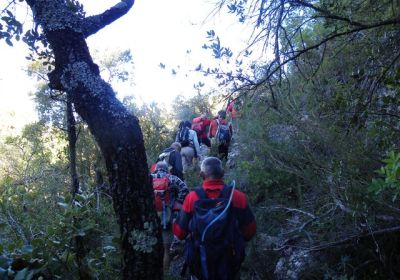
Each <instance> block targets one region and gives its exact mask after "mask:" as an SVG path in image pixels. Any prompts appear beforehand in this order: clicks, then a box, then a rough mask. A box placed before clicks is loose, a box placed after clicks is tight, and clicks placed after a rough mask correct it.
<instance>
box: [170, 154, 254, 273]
mask: <svg viewBox="0 0 400 280" xmlns="http://www.w3.org/2000/svg"><path fill="white" fill-rule="evenodd" d="M200 175H201V177H202V178H203V183H202V186H201V187H200V188H198V189H196V190H195V191H191V192H190V193H189V194H188V195H187V196H186V198H185V200H184V202H183V206H182V210H181V211H180V213H179V216H178V218H177V219H176V220H175V221H174V222H173V227H172V228H173V233H174V235H175V236H177V237H178V238H179V239H184V238H186V237H187V239H186V242H188V246H187V248H191V252H189V254H188V257H189V259H187V260H186V263H187V265H188V266H189V268H190V271H191V274H192V275H194V276H196V277H197V278H198V279H209V280H211V279H237V278H236V277H237V276H238V274H239V269H240V264H241V263H242V261H243V259H244V241H249V240H250V239H251V238H252V237H253V236H254V235H255V233H256V221H255V218H254V215H253V213H252V211H251V210H250V208H249V205H248V203H247V198H246V195H245V194H244V193H242V192H241V191H238V190H236V189H234V187H232V188H230V187H229V186H226V185H225V184H224V181H223V179H222V178H223V176H224V169H223V167H222V163H221V161H220V160H219V159H218V158H216V157H208V158H206V159H205V160H204V161H203V162H202V164H201V173H200ZM202 193H203V194H205V196H206V198H204V197H202V195H200V194H202ZM224 195H225V196H226V197H230V198H229V202H230V204H229V203H228V204H227V205H228V206H229V208H228V207H227V209H228V212H227V213H228V214H227V215H226V216H225V217H230V219H231V224H232V223H233V224H234V226H233V227H232V226H231V227H228V228H227V230H225V228H224V229H221V230H220V231H222V232H224V237H225V238H223V239H226V240H227V241H228V247H226V246H225V247H223V246H219V244H222V243H224V242H223V241H222V240H221V239H220V238H219V239H217V242H218V243H213V242H212V241H213V240H211V241H208V242H209V243H208V244H215V245H213V246H214V248H206V252H212V253H210V254H208V255H207V257H206V259H207V265H206V270H207V273H208V277H206V276H204V274H203V268H204V267H203V263H201V265H200V260H201V258H200V257H199V254H201V253H199V248H197V247H198V246H199V242H200V241H199V239H200V236H201V235H202V233H200V234H198V232H196V231H194V229H193V228H195V226H196V225H195V224H196V223H199V224H200V223H201V221H199V220H200V219H201V218H199V217H201V216H197V215H196V211H200V210H199V209H200V205H201V202H204V201H205V202H207V203H208V204H210V203H212V201H215V203H216V206H215V208H217V207H218V205H220V204H222V203H224V202H225V203H226V200H224V198H223V196H224ZM215 208H214V209H215ZM196 209H197V210H196ZM203 214H204V213H203ZM203 216H205V215H203ZM219 222H220V221H216V222H214V223H212V222H208V224H211V223H212V224H213V226H214V228H213V229H212V230H210V231H209V232H210V234H209V235H212V234H214V233H215V232H217V231H218V229H216V228H215V227H218V226H221V227H223V226H226V223H225V224H222V223H221V224H219ZM206 224H207V223H206ZM235 231H236V232H235ZM232 236H234V238H233V239H231V240H230V239H229V238H230V237H232ZM222 245H223V244H222ZM206 246H207V245H206ZM229 254H232V255H229ZM213 257H214V259H213ZM215 258H217V259H215ZM203 259H204V258H203ZM200 267H201V270H202V271H199V269H200Z"/></svg>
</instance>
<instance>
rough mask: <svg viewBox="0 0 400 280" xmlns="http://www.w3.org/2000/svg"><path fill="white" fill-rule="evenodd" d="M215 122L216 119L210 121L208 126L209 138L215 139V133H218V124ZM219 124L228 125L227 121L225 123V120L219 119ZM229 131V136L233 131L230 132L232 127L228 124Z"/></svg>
mask: <svg viewBox="0 0 400 280" xmlns="http://www.w3.org/2000/svg"><path fill="white" fill-rule="evenodd" d="M217 120H218V118H215V119H213V120H212V121H211V124H210V132H209V136H210V138H213V137H215V135H216V134H217V131H218V122H217ZM219 122H220V123H221V124H228V121H227V120H224V119H219ZM229 130H230V131H231V135H232V133H233V130H232V125H230V124H229Z"/></svg>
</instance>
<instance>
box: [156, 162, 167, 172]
mask: <svg viewBox="0 0 400 280" xmlns="http://www.w3.org/2000/svg"><path fill="white" fill-rule="evenodd" d="M156 170H164V171H168V164H166V163H165V161H159V162H157V165H156Z"/></svg>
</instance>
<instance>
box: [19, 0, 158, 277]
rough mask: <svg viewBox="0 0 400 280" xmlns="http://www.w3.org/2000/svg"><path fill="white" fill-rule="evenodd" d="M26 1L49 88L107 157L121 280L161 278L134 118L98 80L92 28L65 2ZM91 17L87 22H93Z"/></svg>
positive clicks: (126, 2) (125, 4)
mask: <svg viewBox="0 0 400 280" xmlns="http://www.w3.org/2000/svg"><path fill="white" fill-rule="evenodd" d="M26 2H27V3H28V4H29V6H30V7H31V9H32V11H33V13H34V16H35V17H34V20H35V22H36V23H37V24H40V25H41V27H42V28H43V32H44V35H45V36H46V39H47V41H48V42H49V44H50V46H51V48H52V50H53V53H54V57H55V70H54V71H52V72H51V73H50V74H49V79H50V87H51V88H53V89H58V90H63V91H65V92H67V93H68V94H69V95H70V96H71V100H72V102H73V103H74V106H75V110H76V112H77V113H78V114H79V115H80V116H81V117H82V119H83V120H84V121H85V122H86V123H87V125H88V127H89V129H90V131H91V133H92V134H93V135H94V137H95V139H96V141H97V143H98V145H99V147H100V149H101V152H102V155H103V157H104V159H105V162H106V167H107V172H108V176H109V180H110V184H111V189H112V196H113V205H114V210H115V213H116V215H117V221H118V223H119V225H120V231H121V249H122V253H123V264H122V275H123V279H162V272H163V269H162V256H163V249H162V242H161V230H160V226H159V221H158V218H157V214H156V212H155V209H154V206H153V191H152V187H151V184H150V180H149V177H148V167H147V160H146V154H145V148H144V142H143V136H142V132H141V129H140V126H139V122H138V119H137V118H136V117H135V116H133V115H131V114H130V113H129V112H128V111H127V110H126V108H125V107H124V106H123V105H122V104H121V102H120V101H119V100H118V99H117V98H116V96H115V93H114V91H113V90H112V88H111V87H110V85H109V84H107V83H106V82H105V81H103V80H102V79H101V77H100V74H99V69H98V67H97V65H96V64H94V63H93V60H92V58H91V56H90V53H89V50H88V47H87V44H86V40H85V34H84V30H86V31H85V32H87V34H86V35H88V34H92V33H93V30H89V31H88V28H87V26H86V27H85V26H84V25H85V19H82V18H79V17H78V16H77V15H75V14H74V13H73V12H72V11H71V10H69V9H68V8H67V6H66V4H65V2H64V1H63V0H26ZM132 5H133V0H131V1H129V0H122V1H121V2H120V3H119V4H117V5H115V6H114V7H113V8H112V9H110V10H108V11H106V12H105V13H104V14H103V15H108V14H109V13H111V12H112V11H113V9H114V8H115V9H125V10H126V11H127V10H129V8H130V6H132ZM90 19H91V21H90V23H92V22H95V21H94V20H93V18H90ZM108 23H110V22H109V21H107V22H106V23H105V24H108ZM105 24H104V25H105ZM104 25H103V27H104ZM99 29H100V28H99Z"/></svg>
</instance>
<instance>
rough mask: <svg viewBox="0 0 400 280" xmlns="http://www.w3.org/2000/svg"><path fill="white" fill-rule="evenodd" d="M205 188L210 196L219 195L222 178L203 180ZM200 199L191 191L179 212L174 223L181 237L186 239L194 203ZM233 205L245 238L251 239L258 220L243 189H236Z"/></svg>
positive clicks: (178, 235)
mask: <svg viewBox="0 0 400 280" xmlns="http://www.w3.org/2000/svg"><path fill="white" fill-rule="evenodd" d="M202 187H203V189H204V191H205V192H206V194H207V196H208V198H211V199H213V198H217V197H219V195H220V193H221V191H222V189H223V188H224V181H222V180H208V181H203V186H202ZM198 199H199V197H198V196H197V193H196V192H194V191H192V192H190V193H189V194H188V195H187V196H186V198H185V201H184V202H183V206H182V210H181V212H180V213H179V217H178V219H176V220H175V221H174V223H173V226H172V230H173V233H174V234H175V235H176V236H177V237H178V238H179V239H184V238H185V237H186V235H187V234H188V228H189V222H190V219H191V217H192V214H193V211H194V203H195V202H196V201H197V200H198ZM232 207H234V208H236V213H238V214H237V215H238V216H237V219H238V222H239V229H240V231H241V233H242V235H243V237H244V239H245V240H250V239H251V238H252V237H253V236H254V234H255V233H256V220H255V218H254V215H253V213H252V212H251V210H250V208H249V205H248V204H247V198H246V195H245V194H244V193H242V192H241V191H238V190H235V192H234V193H233V197H232Z"/></svg>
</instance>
